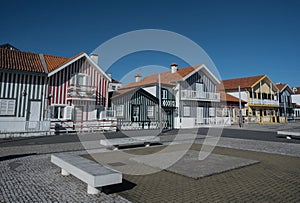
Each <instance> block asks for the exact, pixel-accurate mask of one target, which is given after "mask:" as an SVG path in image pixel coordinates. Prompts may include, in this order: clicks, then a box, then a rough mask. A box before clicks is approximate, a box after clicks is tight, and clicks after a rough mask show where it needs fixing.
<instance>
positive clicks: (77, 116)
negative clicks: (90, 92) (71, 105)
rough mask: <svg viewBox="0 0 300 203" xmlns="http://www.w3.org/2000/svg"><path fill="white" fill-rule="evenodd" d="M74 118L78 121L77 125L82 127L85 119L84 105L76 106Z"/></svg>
mask: <svg viewBox="0 0 300 203" xmlns="http://www.w3.org/2000/svg"><path fill="white" fill-rule="evenodd" d="M74 119H75V123H76V124H75V127H76V128H81V127H82V121H83V106H75V112H74Z"/></svg>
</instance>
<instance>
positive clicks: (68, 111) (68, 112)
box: [64, 106, 73, 120]
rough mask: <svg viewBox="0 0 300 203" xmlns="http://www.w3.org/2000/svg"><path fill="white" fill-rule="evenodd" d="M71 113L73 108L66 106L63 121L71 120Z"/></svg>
mask: <svg viewBox="0 0 300 203" xmlns="http://www.w3.org/2000/svg"><path fill="white" fill-rule="evenodd" d="M72 112H73V107H72V106H66V107H65V111H64V119H67V120H71V119H72Z"/></svg>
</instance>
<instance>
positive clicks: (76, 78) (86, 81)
mask: <svg viewBox="0 0 300 203" xmlns="http://www.w3.org/2000/svg"><path fill="white" fill-rule="evenodd" d="M79 77H83V84H79V82H78V81H79ZM89 79H90V77H89V76H88V75H87V74H85V73H76V74H73V75H72V77H71V81H70V84H71V85H77V86H89V85H90V80H89Z"/></svg>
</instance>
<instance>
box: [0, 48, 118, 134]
mask: <svg viewBox="0 0 300 203" xmlns="http://www.w3.org/2000/svg"><path fill="white" fill-rule="evenodd" d="M0 56H1V61H0V69H1V72H0V85H1V86H0V121H1V122H0V134H5V136H6V134H9V133H19V134H20V133H25V134H26V133H31V134H33V133H39V132H45V133H49V129H50V126H51V129H52V131H61V130H64V131H70V130H76V128H80V129H82V128H85V129H87V128H92V129H103V128H102V127H103V126H104V128H105V129H110V128H111V126H112V125H115V124H116V123H115V121H111V120H109V121H107V122H106V121H102V120H101V119H106V120H108V119H110V118H113V115H112V114H111V112H107V111H105V110H106V107H107V106H108V86H109V82H110V81H111V79H110V77H109V76H108V75H106V74H105V73H104V72H103V70H102V69H101V68H100V67H99V66H98V65H97V61H96V60H95V59H98V57H95V55H93V56H88V55H87V54H85V53H81V54H78V55H76V56H74V57H72V58H63V57H57V56H50V55H45V54H35V53H30V52H23V51H19V50H16V49H10V48H0ZM94 60H95V61H94ZM108 113H110V114H109V115H108ZM50 121H51V122H50ZM50 123H51V124H50Z"/></svg>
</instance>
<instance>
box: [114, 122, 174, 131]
mask: <svg viewBox="0 0 300 203" xmlns="http://www.w3.org/2000/svg"><path fill="white" fill-rule="evenodd" d="M161 125H162V128H163V129H167V128H168V127H169V123H168V121H162V122H161ZM118 129H119V130H142V129H160V122H159V121H118Z"/></svg>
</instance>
